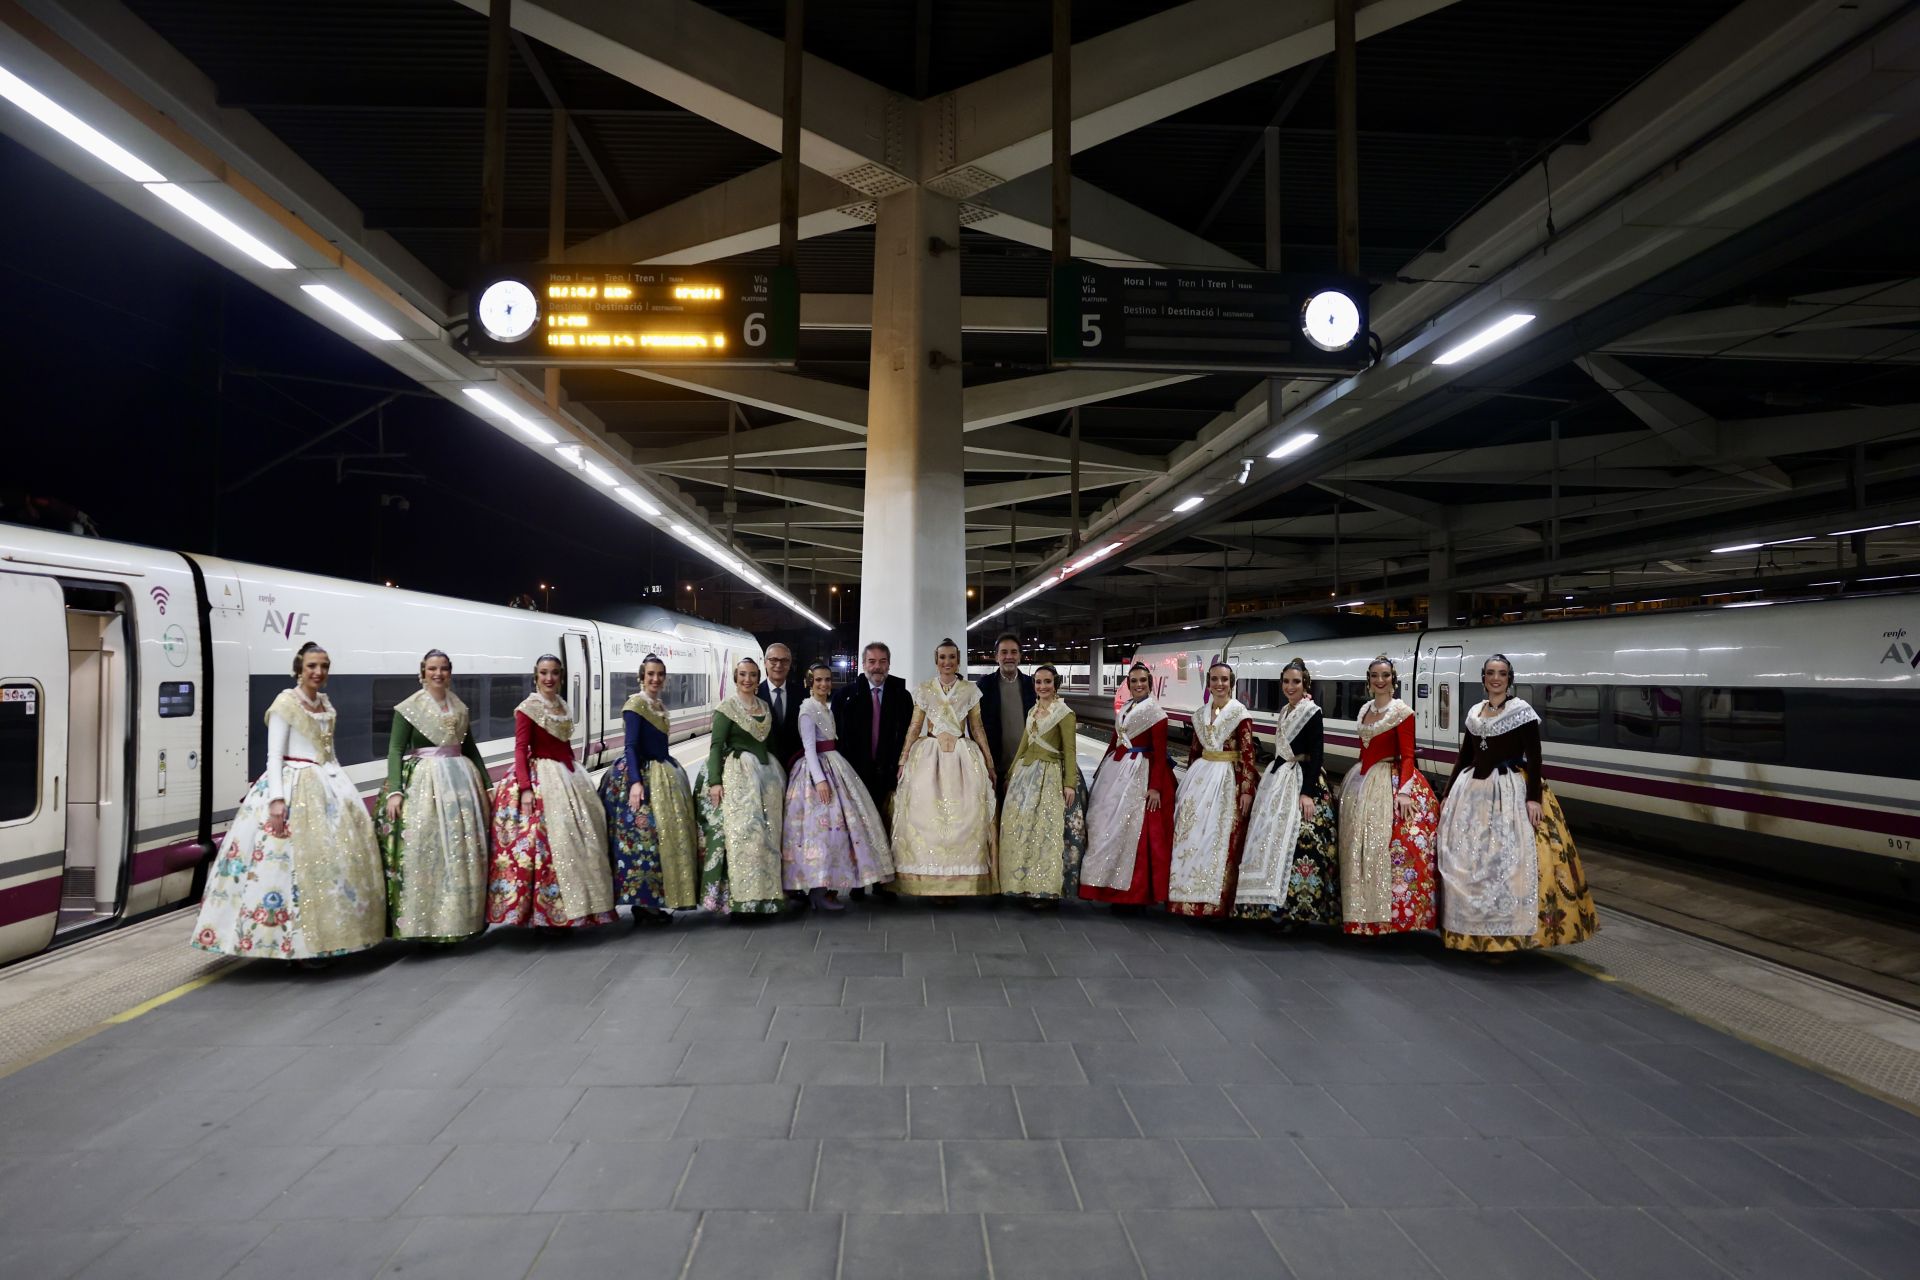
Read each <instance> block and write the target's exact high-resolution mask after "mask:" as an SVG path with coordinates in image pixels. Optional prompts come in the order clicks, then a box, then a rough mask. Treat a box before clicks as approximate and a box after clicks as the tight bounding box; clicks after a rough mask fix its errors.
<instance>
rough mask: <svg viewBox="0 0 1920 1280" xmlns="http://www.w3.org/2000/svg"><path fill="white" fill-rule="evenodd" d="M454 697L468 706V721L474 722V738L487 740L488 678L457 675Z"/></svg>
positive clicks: (454, 683)
mask: <svg viewBox="0 0 1920 1280" xmlns="http://www.w3.org/2000/svg"><path fill="white" fill-rule="evenodd" d="M453 696H454V697H456V698H458V699H460V701H462V702H464V703H466V704H467V719H468V720H470V721H472V724H473V736H474V738H475V739H481V738H485V737H486V736H487V678H486V677H485V676H463V675H455V676H454V677H453Z"/></svg>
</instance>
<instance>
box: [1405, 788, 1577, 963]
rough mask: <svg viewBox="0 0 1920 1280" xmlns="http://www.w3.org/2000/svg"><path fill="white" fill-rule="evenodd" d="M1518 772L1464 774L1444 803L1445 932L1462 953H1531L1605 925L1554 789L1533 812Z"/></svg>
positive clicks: (1449, 943)
mask: <svg viewBox="0 0 1920 1280" xmlns="http://www.w3.org/2000/svg"><path fill="white" fill-rule="evenodd" d="M1526 801H1527V779H1526V774H1525V773H1524V772H1522V771H1520V770H1518V769H1515V770H1512V771H1509V772H1505V773H1494V774H1491V775H1489V776H1488V777H1485V778H1475V777H1473V776H1472V775H1471V774H1463V775H1462V776H1461V777H1460V779H1459V781H1457V782H1456V783H1455V784H1454V785H1453V788H1452V790H1450V791H1449V792H1448V793H1447V800H1446V804H1445V805H1444V806H1442V808H1441V810H1440V835H1439V840H1438V850H1439V852H1438V858H1437V863H1438V870H1439V878H1440V886H1441V893H1440V902H1441V930H1442V933H1441V936H1442V937H1443V938H1444V940H1445V941H1446V944H1447V946H1449V947H1453V948H1455V949H1457V950H1461V951H1481V952H1495V951H1527V950H1532V949H1534V948H1538V947H1559V946H1566V945H1567V944H1569V943H1574V942H1584V941H1585V940H1586V939H1588V938H1591V937H1592V936H1593V934H1594V932H1595V930H1597V929H1598V928H1599V927H1600V926H1599V921H1598V919H1597V918H1596V917H1595V915H1594V910H1593V895H1592V894H1591V893H1590V892H1589V891H1588V889H1587V877H1586V873H1585V872H1584V871H1582V870H1581V868H1580V854H1579V851H1578V850H1576V849H1575V848H1574V845H1573V836H1572V834H1571V833H1570V832H1569V831H1568V830H1567V819H1566V815H1565V814H1564V813H1562V812H1561V810H1560V801H1559V799H1558V798H1557V797H1555V795H1554V794H1553V791H1552V789H1551V788H1549V787H1547V786H1545V785H1544V784H1542V786H1541V788H1540V809H1541V814H1540V825H1539V826H1538V827H1533V826H1532V824H1531V823H1530V822H1529V820H1528V818H1527V804H1526Z"/></svg>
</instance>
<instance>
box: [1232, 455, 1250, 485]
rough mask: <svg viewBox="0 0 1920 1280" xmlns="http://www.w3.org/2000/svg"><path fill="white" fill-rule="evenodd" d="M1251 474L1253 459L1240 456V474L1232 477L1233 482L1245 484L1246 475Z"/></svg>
mask: <svg viewBox="0 0 1920 1280" xmlns="http://www.w3.org/2000/svg"><path fill="white" fill-rule="evenodd" d="M1252 474H1253V459H1252V458H1242V459H1240V474H1239V475H1237V476H1235V477H1234V481H1233V482H1234V483H1235V484H1245V483H1246V482H1247V477H1248V476H1250V475H1252Z"/></svg>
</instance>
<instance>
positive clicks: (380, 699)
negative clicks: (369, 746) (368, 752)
mask: <svg viewBox="0 0 1920 1280" xmlns="http://www.w3.org/2000/svg"><path fill="white" fill-rule="evenodd" d="M418 692H420V678H419V677H418V676H375V677H374V678H373V700H372V703H371V705H370V708H369V710H370V713H371V724H372V727H373V740H374V741H375V742H377V743H379V744H380V745H381V746H382V747H384V746H386V745H387V741H388V736H389V735H390V734H392V732H393V709H394V708H395V707H397V706H399V705H400V704H401V703H402V702H405V701H406V700H407V699H408V698H409V697H411V696H412V695H413V694H416V693H418Z"/></svg>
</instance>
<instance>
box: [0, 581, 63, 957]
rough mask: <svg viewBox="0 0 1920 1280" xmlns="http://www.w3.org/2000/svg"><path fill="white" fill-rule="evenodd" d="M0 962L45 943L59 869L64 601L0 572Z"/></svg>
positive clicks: (57, 592) (55, 589)
mask: <svg viewBox="0 0 1920 1280" xmlns="http://www.w3.org/2000/svg"><path fill="white" fill-rule="evenodd" d="M0 614H4V616H5V617H6V619H7V625H6V626H5V627H0V960H6V959H12V958H13V957H15V956H23V955H31V954H33V953H34V952H36V951H39V950H40V949H41V948H43V947H45V946H46V945H47V943H48V942H50V941H52V940H53V932H54V927H55V925H56V923H57V922H58V919H59V913H60V881H61V876H62V875H63V874H64V873H65V871H66V862H67V808H66V798H67V790H68V788H67V774H68V765H67V699H68V695H67V622H66V599H65V596H64V595H63V593H62V592H61V589H60V584H59V583H57V582H55V581H53V580H52V579H51V578H40V577H29V576H26V575H24V574H12V573H0Z"/></svg>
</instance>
